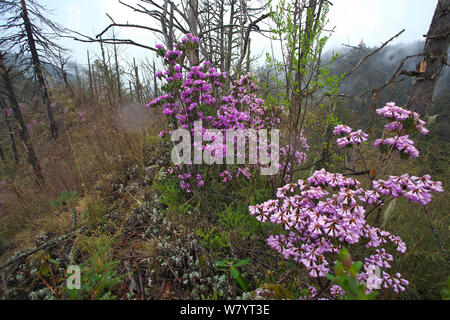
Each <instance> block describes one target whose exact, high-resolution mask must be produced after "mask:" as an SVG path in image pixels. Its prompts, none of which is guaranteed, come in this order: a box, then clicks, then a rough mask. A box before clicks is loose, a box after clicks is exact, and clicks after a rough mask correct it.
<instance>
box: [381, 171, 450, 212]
mask: <svg viewBox="0 0 450 320" xmlns="http://www.w3.org/2000/svg"><path fill="white" fill-rule="evenodd" d="M373 188H374V189H375V190H376V191H377V192H378V193H379V194H382V195H384V196H390V197H392V198H398V197H400V196H403V197H405V198H407V199H409V200H411V201H413V202H416V203H418V204H421V205H423V206H425V205H427V204H428V203H429V202H430V201H431V198H432V195H431V192H435V193H441V192H443V191H444V189H443V188H442V182H440V181H432V180H431V177H430V176H429V175H424V176H423V177H416V176H412V177H410V176H409V175H408V174H407V173H406V174H404V175H402V176H400V177H396V176H390V177H389V179H387V180H377V181H373Z"/></svg>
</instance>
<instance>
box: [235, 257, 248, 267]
mask: <svg viewBox="0 0 450 320" xmlns="http://www.w3.org/2000/svg"><path fill="white" fill-rule="evenodd" d="M249 262H250V258H247V259H244V260H241V261H239V262H238V263H236V264H235V265H234V267H236V268H238V267H241V266H243V265H246V264H248V263H249Z"/></svg>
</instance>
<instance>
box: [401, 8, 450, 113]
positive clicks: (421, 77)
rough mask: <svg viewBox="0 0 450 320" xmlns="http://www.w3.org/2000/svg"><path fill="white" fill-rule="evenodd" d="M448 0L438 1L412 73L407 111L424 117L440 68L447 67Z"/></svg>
mask: <svg viewBox="0 0 450 320" xmlns="http://www.w3.org/2000/svg"><path fill="white" fill-rule="evenodd" d="M449 19H450V0H439V2H438V4H437V7H436V10H435V12H434V16H433V20H432V22H431V25H430V29H429V31H428V34H427V35H426V38H427V40H426V42H425V47H424V50H423V57H422V61H421V62H420V64H419V65H418V66H417V70H416V72H414V73H413V74H414V76H415V77H416V78H415V81H414V84H413V87H412V89H411V94H410V96H409V101H408V109H410V110H414V111H416V112H418V113H420V114H421V115H426V113H427V112H428V110H429V108H430V106H431V104H432V101H433V94H434V89H435V87H436V83H437V80H438V78H439V75H440V74H441V71H442V68H443V67H444V66H446V65H448V62H447V51H448V46H449V44H450V40H449V33H450V20H449Z"/></svg>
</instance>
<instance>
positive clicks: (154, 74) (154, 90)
mask: <svg viewBox="0 0 450 320" xmlns="http://www.w3.org/2000/svg"><path fill="white" fill-rule="evenodd" d="M153 94H154V97H155V98H156V97H157V96H158V78H157V77H156V66H155V60H153Z"/></svg>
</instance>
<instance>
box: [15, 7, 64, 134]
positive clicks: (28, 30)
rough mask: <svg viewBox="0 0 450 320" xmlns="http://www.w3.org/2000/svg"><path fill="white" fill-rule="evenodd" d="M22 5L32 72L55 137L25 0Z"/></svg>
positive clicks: (49, 105) (54, 123)
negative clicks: (32, 67)
mask: <svg viewBox="0 0 450 320" xmlns="http://www.w3.org/2000/svg"><path fill="white" fill-rule="evenodd" d="M20 3H21V5H22V19H23V24H24V28H25V32H26V34H27V39H28V44H29V46H30V53H31V57H32V59H33V65H34V72H35V74H36V77H37V79H38V81H39V89H40V91H41V96H42V100H43V102H44V105H45V111H46V113H47V118H48V121H49V123H50V138H52V139H55V140H56V138H57V136H58V126H57V124H56V121H55V117H54V115H53V110H52V107H51V102H50V96H49V94H48V89H47V85H46V83H45V79H44V75H43V72H42V65H41V62H40V60H39V55H38V52H37V49H36V43H35V41H34V35H33V30H32V25H31V21H30V18H29V17H28V10H27V6H26V4H25V0H20Z"/></svg>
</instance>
